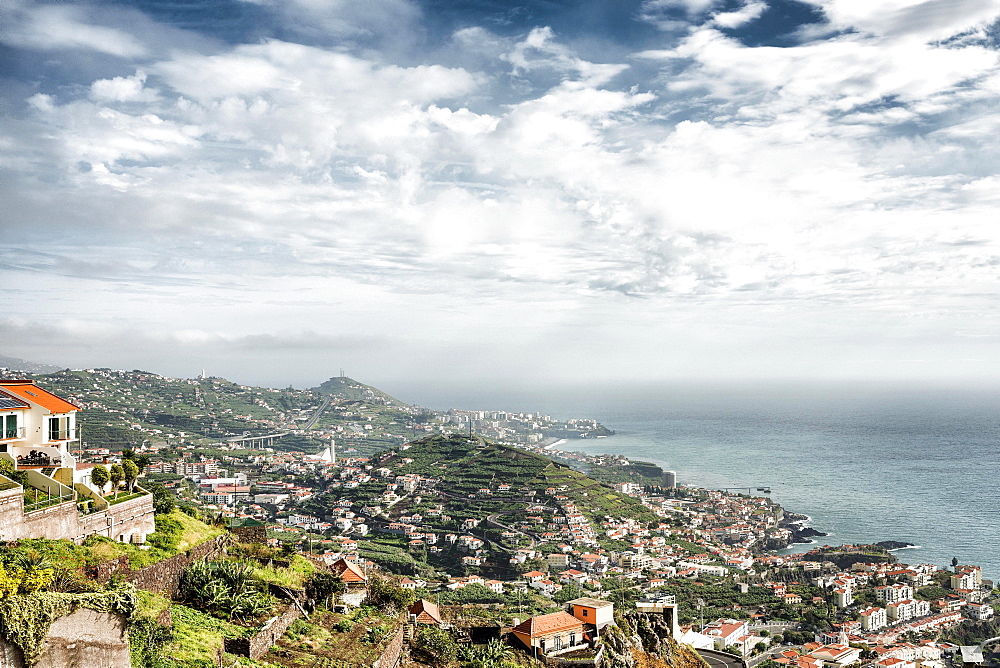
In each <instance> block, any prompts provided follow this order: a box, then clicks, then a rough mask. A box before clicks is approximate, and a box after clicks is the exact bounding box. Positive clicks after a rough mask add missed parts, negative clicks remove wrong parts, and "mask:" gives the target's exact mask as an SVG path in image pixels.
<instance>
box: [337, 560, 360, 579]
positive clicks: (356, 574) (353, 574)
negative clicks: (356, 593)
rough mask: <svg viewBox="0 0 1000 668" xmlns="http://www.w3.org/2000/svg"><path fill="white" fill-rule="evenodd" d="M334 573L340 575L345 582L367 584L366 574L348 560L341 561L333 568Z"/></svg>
mask: <svg viewBox="0 0 1000 668" xmlns="http://www.w3.org/2000/svg"><path fill="white" fill-rule="evenodd" d="M332 568H333V570H334V571H337V573H339V575H340V577H341V579H343V581H344V582H366V581H367V580H368V578H366V577H365V574H364V572H362V571H361V569H360V568H358V567H357V566H356V565H355V564H353V563H351V562H350V561H348V560H347V559H341V560H339V561H337V562H336V563H335V564H334V565H333V566H332Z"/></svg>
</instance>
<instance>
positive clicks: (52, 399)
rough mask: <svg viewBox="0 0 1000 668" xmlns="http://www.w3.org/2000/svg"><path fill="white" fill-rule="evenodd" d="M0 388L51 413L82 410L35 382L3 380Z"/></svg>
mask: <svg viewBox="0 0 1000 668" xmlns="http://www.w3.org/2000/svg"><path fill="white" fill-rule="evenodd" d="M0 387H2V388H3V389H4V391H5V392H7V393H9V394H13V395H15V396H17V397H19V398H20V399H24V400H25V401H27V402H28V403H34V404H38V405H39V406H41V407H42V408H45V409H47V410H48V411H49V412H50V413H70V412H72V411H78V410H80V407H79V406H75V405H73V404H71V403H70V402H68V401H66V400H65V399H60V398H59V397H57V396H56V395H54V394H52V393H51V392H46V391H45V390H43V389H42V388H40V387H38V386H37V385H35V381H33V380H3V381H0Z"/></svg>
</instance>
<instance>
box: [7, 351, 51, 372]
mask: <svg viewBox="0 0 1000 668" xmlns="http://www.w3.org/2000/svg"><path fill="white" fill-rule="evenodd" d="M0 369H8V370H10V372H11V373H17V372H23V373H52V372H54V371H58V370H59V369H60V367H57V366H55V365H52V364H39V363H38V362H29V361H28V360H23V359H21V358H20V357H8V356H6V355H0Z"/></svg>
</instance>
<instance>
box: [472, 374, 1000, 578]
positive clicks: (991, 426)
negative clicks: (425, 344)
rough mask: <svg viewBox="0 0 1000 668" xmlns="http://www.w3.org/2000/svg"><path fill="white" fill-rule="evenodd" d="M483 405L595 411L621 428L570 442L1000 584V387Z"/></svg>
mask: <svg viewBox="0 0 1000 668" xmlns="http://www.w3.org/2000/svg"><path fill="white" fill-rule="evenodd" d="M470 400H471V401H476V400H478V401H479V403H481V404H483V407H484V408H485V407H490V408H493V407H495V408H498V409H506V410H531V408H530V407H534V408H533V409H534V410H541V411H544V412H548V413H551V414H552V415H553V416H555V417H559V418H563V419H565V418H570V417H593V418H596V419H598V420H600V421H601V422H602V423H603V424H604V425H606V426H607V427H608V428H610V429H613V430H615V431H616V434H615V435H614V436H610V437H607V438H601V439H593V440H571V441H569V442H567V443H565V444H561V445H560V446H559V447H560V449H564V450H579V451H583V452H587V453H614V454H622V455H625V456H627V457H629V458H632V459H639V460H646V461H652V462H655V463H656V464H659V465H661V466H662V467H663V468H665V469H672V470H675V471H677V479H678V482H679V483H680V484H688V485H696V486H699V487H706V488H712V489H722V488H732V489H731V491H733V492H742V493H746V492H747V491H748V490H749V491H750V492H751V493H753V494H762V493H761V492H758V491H757V488H758V487H766V488H769V489H770V490H771V493H770V494H769V496H770V497H771V498H773V499H774V500H775V501H776V502H778V503H780V504H781V505H782V506H784V507H785V508H786V509H787V510H789V511H792V512H796V513H802V514H805V515H808V516H809V518H810V521H809V522H808V524H809V525H810V526H812V527H814V528H815V529H818V530H820V531H825V532H827V533H828V534H829V535H828V536H825V537H819V538H816V539H815V540H816V544H820V545H822V544H829V545H840V544H845V543H872V542H877V541H882V540H897V541H905V542H908V543H913V544H914V545H915V546H916V547H913V548H908V549H905V550H901V551H898V552H896V556H897V557H899V558H900V560H901V561H903V562H906V563H933V564H937V565H939V566H949V565H950V564H951V560H952V558H953V557H957V558H958V560H959V562H960V563H962V564H978V565H980V566H982V567H983V571H984V577H987V578H992V579H997V578H1000V413H998V410H997V408H998V406H1000V392H998V391H993V390H981V391H973V390H969V389H955V388H934V389H923V390H921V389H914V388H902V389H901V388H885V387H869V386H864V385H861V384H859V385H848V384H843V385H837V386H823V387H820V386H797V387H792V386H785V387H762V386H757V387H748V386H742V387H732V386H726V385H721V386H714V387H700V388H692V387H684V386H676V387H670V388H663V387H660V388H651V387H645V388H641V387H634V386H633V387H629V388H622V389H618V390H615V389H612V388H604V389H603V390H600V391H588V392H586V393H581V392H579V388H577V391H576V392H574V391H571V390H563V391H547V392H540V393H537V394H532V395H530V396H529V395H527V394H520V395H516V396H514V395H505V394H501V393H495V394H494V393H489V394H484V395H482V396H481V397H474V396H467V397H465V401H470ZM465 401H463V403H465ZM808 547H809V546H804V547H803V548H799V549H808Z"/></svg>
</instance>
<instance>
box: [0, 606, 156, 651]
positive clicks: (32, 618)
mask: <svg viewBox="0 0 1000 668" xmlns="http://www.w3.org/2000/svg"><path fill="white" fill-rule="evenodd" d="M136 604H137V597H136V591H135V588H134V587H131V586H123V587H120V588H118V589H113V590H110V591H107V592H103V593H88V594H67V593H63V592H48V591H34V592H31V593H28V594H19V595H12V596H6V597H4V598H0V634H2V635H3V637H4V638H5V639H6V640H7V641H8V642H11V643H13V644H15V645H17V646H18V647H20V648H21V651H22V652H23V653H24V660H25V662H26V663H27V664H28V665H29V666H30V665H33V664H34V663H35V662H36V661H37V660H38V658H39V656H40V655H41V653H42V643H43V642H44V640H45V638H46V636H48V634H49V627H50V626H51V625H52V622H53V621H55V620H56V619H59V618H60V617H65V616H66V615H68V614H70V613H72V612H74V611H75V610H78V609H80V608H88V609H90V610H96V611H98V612H111V613H115V614H119V615H122V616H123V617H125V618H126V619H128V618H130V617H131V616H132V613H133V612H134V611H135V608H136Z"/></svg>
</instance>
